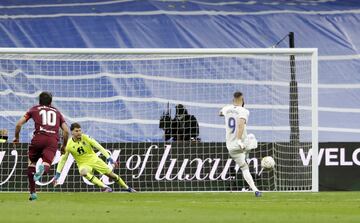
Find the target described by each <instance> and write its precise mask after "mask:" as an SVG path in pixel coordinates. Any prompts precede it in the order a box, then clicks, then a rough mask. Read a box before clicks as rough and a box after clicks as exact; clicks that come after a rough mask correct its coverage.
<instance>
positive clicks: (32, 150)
mask: <svg viewBox="0 0 360 223" xmlns="http://www.w3.org/2000/svg"><path fill="white" fill-rule="evenodd" d="M40 157H41V151H39V150H38V149H37V147H36V146H35V145H34V144H33V143H31V144H30V146H29V151H28V158H29V165H28V169H27V176H28V182H29V192H30V198H29V200H31V201H33V200H36V199H37V194H36V184H35V181H34V175H35V172H36V162H37V161H38V159H39V158H40Z"/></svg>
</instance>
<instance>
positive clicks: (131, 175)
mask: <svg viewBox="0 0 360 223" xmlns="http://www.w3.org/2000/svg"><path fill="white" fill-rule="evenodd" d="M42 91H50V92H52V94H53V106H54V107H57V108H58V109H59V110H60V111H61V112H62V113H63V114H64V116H65V119H66V121H67V123H68V125H70V123H73V122H78V123H80V124H81V126H82V130H83V132H84V133H85V134H88V135H90V136H92V137H93V138H95V139H96V140H97V141H99V142H100V143H102V145H103V146H104V147H105V148H106V149H107V150H109V152H110V153H111V154H112V157H113V158H114V159H117V160H118V161H119V162H120V167H119V168H116V169H114V172H115V173H118V174H120V175H121V176H122V177H123V179H124V180H125V181H126V182H127V183H128V184H129V185H131V186H133V187H134V188H136V189H138V190H139V191H243V190H248V186H247V184H246V182H245V181H244V180H243V178H242V175H241V170H240V169H239V167H238V166H236V164H235V162H234V161H233V160H231V158H230V157H229V155H228V152H227V149H226V146H225V128H224V123H225V122H224V119H223V118H222V117H219V116H218V113H219V110H220V109H221V108H222V107H223V106H224V105H226V104H231V103H232V95H233V93H234V92H235V91H241V92H242V93H243V94H244V97H245V107H246V108H247V109H248V110H249V111H250V116H249V120H248V126H247V131H248V133H253V134H254V135H255V136H256V138H257V139H258V141H259V147H258V148H257V149H255V150H253V151H251V152H250V154H249V158H248V163H249V166H250V170H251V173H252V174H253V177H254V180H255V183H256V185H257V186H258V188H259V189H261V190H268V191H317V190H318V166H317V151H318V137H317V134H318V133H317V121H318V120H317V50H316V49H21V48H19V49H9V48H2V49H1V48H0V129H3V130H4V129H6V130H7V131H8V137H9V141H11V139H12V138H13V136H14V135H13V134H14V128H15V124H16V122H17V120H18V119H19V118H20V117H21V116H23V115H24V114H25V112H26V111H27V110H28V109H29V108H30V107H32V106H33V105H35V104H37V103H38V96H39V94H40V92H42ZM32 131H33V122H32V121H29V122H28V123H27V124H25V125H24V126H23V129H22V131H21V136H20V142H21V143H20V144H19V145H18V146H17V148H16V149H14V147H13V145H12V144H7V143H3V144H0V191H26V190H27V176H26V166H27V153H26V151H27V146H28V144H27V143H30V141H31V137H32ZM265 156H272V157H274V159H275V161H276V166H275V168H274V169H273V170H266V171H264V172H263V173H262V174H261V175H260V176H259V175H258V173H259V172H260V169H261V167H260V162H261V158H262V157H265ZM59 157H60V153H59V152H58V153H57V156H56V158H55V159H54V161H53V166H52V169H53V170H54V169H55V167H56V163H57V162H58V161H59ZM51 177H52V176H48V177H44V178H43V179H42V181H41V182H39V183H38V188H39V190H40V191H96V190H98V189H97V188H95V187H94V186H93V185H92V184H91V183H90V182H88V181H86V180H85V179H83V178H81V177H80V175H79V174H78V170H77V167H76V165H75V163H74V160H73V158H72V157H71V156H69V159H68V160H67V163H66V166H65V169H64V171H63V173H62V175H61V178H60V183H61V185H60V187H57V188H53V187H52V185H51ZM99 177H101V179H102V180H103V181H104V182H105V183H106V184H109V185H113V182H111V181H109V179H107V178H106V177H105V176H99ZM113 186H114V187H116V186H115V185H113ZM115 190H116V189H115Z"/></svg>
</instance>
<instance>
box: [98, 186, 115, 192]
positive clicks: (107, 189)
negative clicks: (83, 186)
mask: <svg viewBox="0 0 360 223" xmlns="http://www.w3.org/2000/svg"><path fill="white" fill-rule="evenodd" d="M101 191H102V192H105V193H111V192H113V189H111V187H104V188H103V189H102V190H101Z"/></svg>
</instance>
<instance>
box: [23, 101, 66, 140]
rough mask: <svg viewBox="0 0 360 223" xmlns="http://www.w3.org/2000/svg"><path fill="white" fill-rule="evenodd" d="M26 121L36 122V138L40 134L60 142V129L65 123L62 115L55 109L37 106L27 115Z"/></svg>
mask: <svg viewBox="0 0 360 223" xmlns="http://www.w3.org/2000/svg"><path fill="white" fill-rule="evenodd" d="M24 117H25V119H26V121H28V120H29V119H31V118H32V119H33V120H34V122H35V130H34V136H36V135H38V134H42V135H46V136H49V137H51V138H52V137H54V138H55V139H56V141H58V140H59V128H60V126H61V125H62V123H64V122H65V120H64V117H63V116H62V114H61V113H60V112H59V111H58V110H57V109H56V108H54V107H51V106H44V105H36V106H34V107H32V108H30V109H29V111H28V112H26V114H25V116H24Z"/></svg>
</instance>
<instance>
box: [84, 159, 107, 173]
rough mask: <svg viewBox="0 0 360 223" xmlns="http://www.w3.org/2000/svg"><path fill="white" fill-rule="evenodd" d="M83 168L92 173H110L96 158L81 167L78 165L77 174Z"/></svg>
mask: <svg viewBox="0 0 360 223" xmlns="http://www.w3.org/2000/svg"><path fill="white" fill-rule="evenodd" d="M85 168H86V170H88V171H89V172H92V173H93V172H94V171H96V172H98V173H100V174H109V173H111V172H112V170H111V169H110V168H109V166H108V165H107V164H106V163H105V162H104V161H103V160H102V159H100V158H97V159H95V160H94V161H92V162H88V163H82V164H81V165H79V172H81V170H82V169H85Z"/></svg>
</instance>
